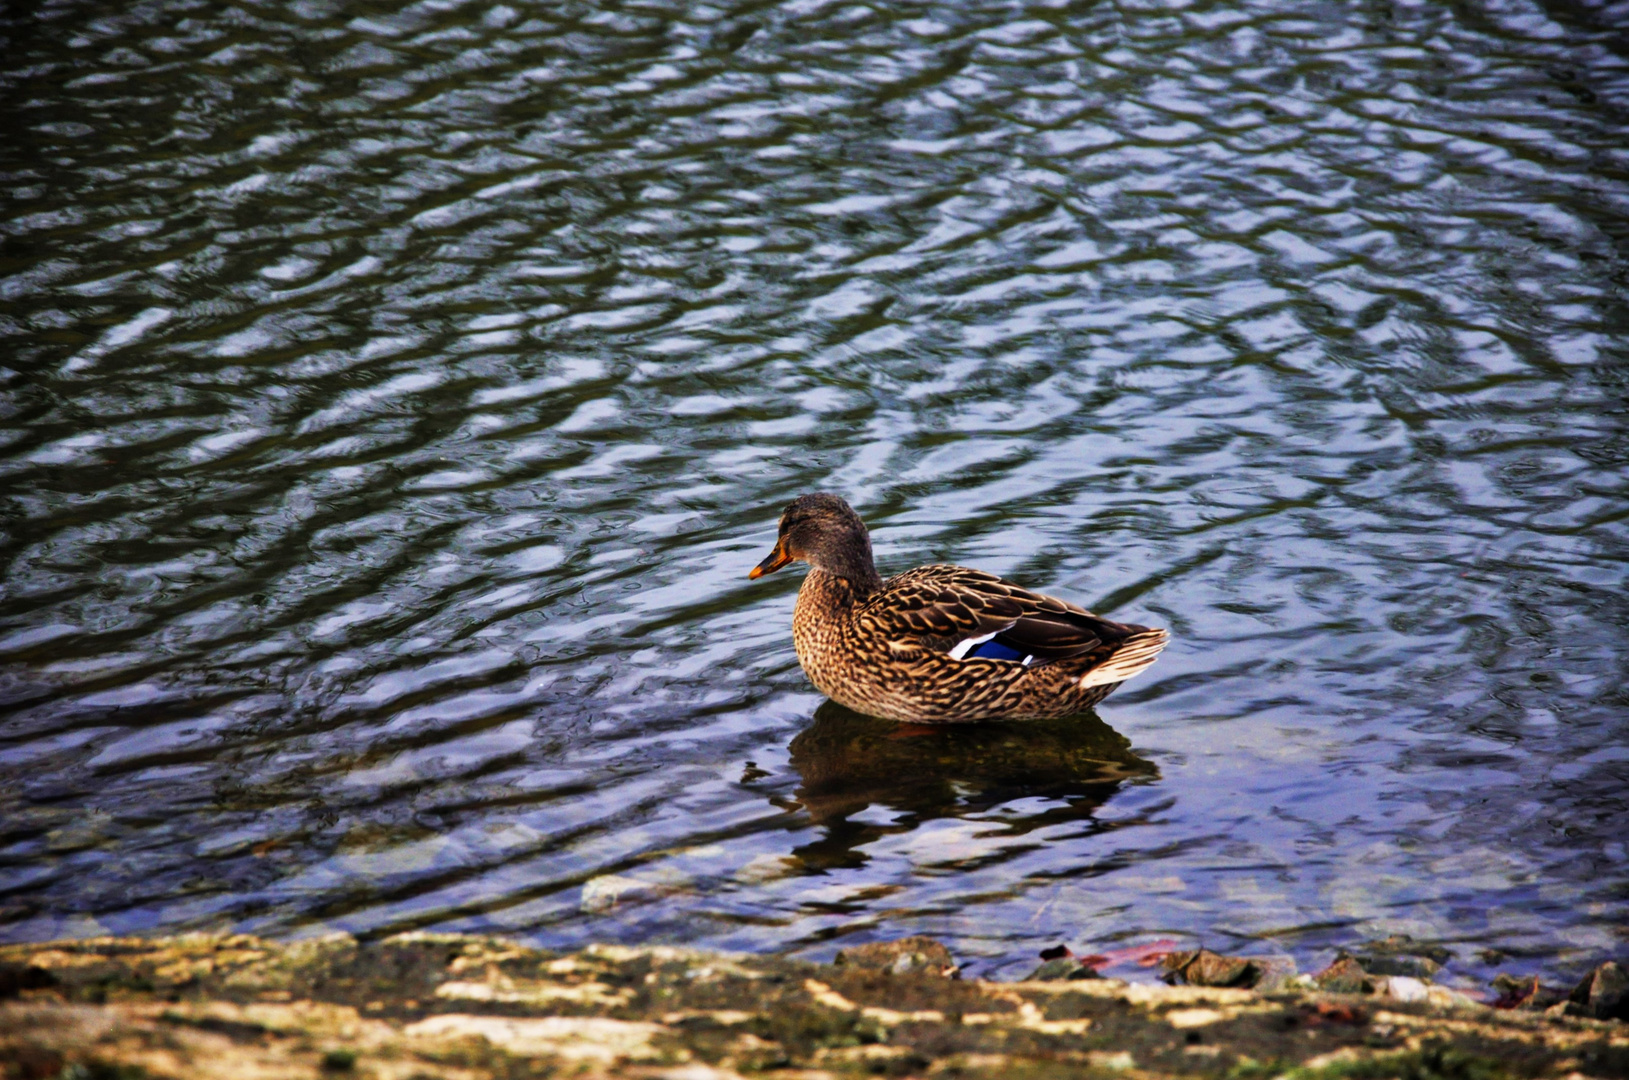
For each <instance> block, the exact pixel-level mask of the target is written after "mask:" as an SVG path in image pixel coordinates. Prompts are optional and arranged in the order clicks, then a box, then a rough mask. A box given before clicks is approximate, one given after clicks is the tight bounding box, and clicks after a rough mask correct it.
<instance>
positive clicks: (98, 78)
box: [0, 0, 1629, 975]
mask: <svg viewBox="0 0 1629 1080" xmlns="http://www.w3.org/2000/svg"><path fill="white" fill-rule="evenodd" d="M91 7H92V6H91V5H89V4H86V3H81V2H80V0H63V2H62V3H61V4H58V5H56V6H50V7H46V8H40V9H38V10H37V11H33V10H31V11H29V12H21V13H15V14H13V15H7V16H6V17H5V18H7V19H9V20H10V22H8V23H7V27H8V29H7V30H6V31H5V32H6V33H8V34H10V35H11V36H10V37H9V38H8V41H9V42H10V44H8V54H7V55H8V59H10V60H12V61H13V62H12V63H11V64H8V65H7V68H6V70H5V71H4V72H0V110H3V111H4V115H5V116H6V118H7V119H8V121H9V123H8V126H7V130H8V132H9V133H10V134H11V138H9V139H7V140H4V141H3V142H0V172H4V174H5V176H6V180H7V183H6V184H5V185H0V187H3V191H4V198H5V199H6V200H7V202H6V207H7V211H8V212H7V213H6V214H4V215H0V221H3V224H0V294H3V295H4V296H5V298H6V303H5V308H4V311H0V340H3V341H4V343H5V346H6V348H5V353H4V359H3V360H0V387H3V389H0V477H3V480H4V483H3V484H0V534H3V535H0V574H3V578H0V702H3V703H4V706H5V712H4V715H3V716H0V880H3V882H4V884H3V885H0V937H5V938H13V939H37V938H42V937H48V936H51V935H54V934H62V933H74V934H92V933H101V932H104V931H118V932H127V931H148V930H159V929H172V928H182V927H195V926H220V925H229V926H238V927H244V928H250V929H258V930H264V931H267V932H277V933H284V932H290V933H292V932H301V933H304V932H315V931H318V930H321V929H325V928H345V929H350V930H354V931H357V932H362V933H383V932H387V931H389V930H392V929H405V928H410V927H416V926H434V927H452V928H466V929H478V928H494V929H501V930H506V931H512V932H516V933H521V934H526V935H530V936H532V937H534V938H536V939H539V940H544V941H547V942H549V943H553V944H572V943H579V942H582V941H586V940H591V939H595V938H608V937H609V938H621V939H626V940H649V939H651V938H658V939H666V940H684V941H693V942H697V943H701V944H711V945H721V946H727V947H738V948H748V949H793V950H803V951H807V952H809V953H811V954H815V955H819V954H822V952H823V951H830V950H831V949H833V948H835V947H836V942H837V941H839V940H855V939H857V938H863V937H874V936H885V935H890V934H895V933H905V932H918V931H920V932H929V933H935V934H939V935H941V936H943V937H945V938H946V939H947V940H948V941H949V942H950V943H951V944H952V945H953V947H954V948H955V949H956V951H957V952H958V954H959V955H961V956H963V957H968V958H972V959H975V960H978V961H979V962H980V963H983V964H986V965H989V967H988V968H987V969H986V970H995V971H1001V972H1009V973H1010V972H1014V971H1017V970H1019V969H1021V968H1022V967H1023V965H1025V964H1027V963H1028V962H1030V961H1031V960H1032V959H1033V954H1034V952H1035V951H1036V950H1037V949H1038V948H1040V947H1042V946H1044V945H1050V944H1053V943H1055V942H1056V941H1058V940H1067V941H1070V942H1072V943H1075V944H1081V943H1085V942H1094V941H1106V940H1110V939H1119V938H1125V937H1128V936H1131V937H1134V936H1137V935H1141V934H1150V933H1160V934H1176V935H1188V936H1194V935H1203V936H1204V937H1205V940H1206V941H1207V943H1209V944H1212V945H1224V946H1229V947H1231V946H1233V945H1240V946H1241V947H1249V948H1260V949H1272V950H1277V949H1288V950H1292V951H1294V952H1296V953H1297V955H1298V956H1300V957H1301V958H1302V960H1303V962H1304V963H1312V962H1316V960H1317V959H1318V958H1320V957H1324V956H1327V955H1328V954H1329V951H1330V950H1332V949H1333V948H1334V947H1337V946H1339V945H1342V944H1350V943H1351V942H1353V941H1355V940H1359V939H1361V938H1363V937H1369V936H1376V935H1380V934H1384V933H1389V932H1393V931H1404V932H1411V933H1414V934H1415V935H1416V936H1419V937H1443V938H1448V939H1451V943H1452V945H1453V947H1454V948H1455V949H1456V950H1457V951H1458V953H1459V957H1460V959H1459V960H1458V961H1456V967H1455V968H1454V969H1453V970H1460V971H1463V972H1469V973H1472V974H1479V975H1482V974H1488V973H1490V969H1487V968H1484V967H1481V966H1478V962H1477V961H1475V960H1474V958H1473V957H1472V955H1471V954H1472V953H1473V952H1474V950H1475V949H1478V948H1481V947H1484V946H1497V947H1500V948H1503V949H1507V950H1511V951H1513V953H1514V954H1515V955H1514V956H1513V957H1512V958H1511V959H1510V960H1508V961H1506V964H1507V966H1509V967H1511V968H1512V969H1513V970H1534V969H1537V968H1538V967H1540V966H1548V967H1549V968H1551V969H1552V970H1558V971H1562V970H1570V969H1576V968H1580V967H1582V966H1584V965H1585V964H1587V963H1589V962H1590V961H1592V960H1594V959H1599V958H1601V957H1603V956H1606V955H1609V954H1621V953H1622V951H1623V948H1622V946H1623V941H1624V939H1623V927H1624V926H1625V925H1629V919H1625V917H1624V913H1625V912H1624V905H1625V898H1626V896H1629V892H1626V881H1625V877H1624V874H1625V870H1624V868H1625V867H1626V866H1629V852H1626V851H1625V848H1624V841H1623V839H1622V838H1623V836H1624V835H1625V834H1626V833H1629V829H1626V828H1625V815H1626V811H1629V807H1626V805H1625V799H1624V792H1625V791H1629V772H1626V770H1629V751H1625V750H1624V745H1625V739H1624V722H1625V721H1624V718H1625V716H1626V715H1629V712H1626V711H1625V708H1624V706H1625V703H1626V699H1625V693H1624V681H1623V675H1624V671H1625V670H1626V666H1625V663H1624V658H1625V656H1626V655H1629V637H1626V629H1625V628H1626V627H1629V609H1626V603H1625V600H1624V597H1625V595H1626V589H1625V587H1624V586H1625V581H1624V567H1625V566H1629V559H1626V558H1625V555H1626V553H1629V546H1626V543H1625V539H1626V538H1625V532H1624V521H1625V516H1624V513H1623V506H1624V496H1625V474H1624V471H1623V468H1622V463H1623V462H1624V461H1625V460H1629V445H1626V440H1625V428H1624V424H1623V417H1624V415H1625V412H1624V408H1623V405H1624V401H1625V397H1626V392H1629V384H1626V382H1625V379H1624V377H1623V372H1624V370H1625V363H1624V361H1625V352H1624V348H1623V343H1624V342H1625V341H1626V340H1629V322H1626V314H1625V313H1626V311H1629V308H1626V306H1625V302H1624V301H1625V296H1624V288H1623V279H1622V274H1621V266H1622V261H1623V244H1622V239H1623V237H1622V224H1621V223H1622V220H1623V213H1622V207H1623V205H1625V200H1626V199H1629V184H1626V179H1625V171H1624V167H1625V160H1624V155H1623V149H1622V147H1623V143H1624V140H1623V123H1622V109H1623V105H1624V103H1625V102H1629V78H1626V75H1629V67H1626V64H1625V61H1624V59H1623V58H1622V57H1621V56H1620V55H1618V53H1616V52H1613V51H1612V48H1611V47H1610V40H1611V39H1610V38H1609V36H1608V33H1607V32H1608V31H1609V30H1610V29H1611V28H1610V27H1605V26H1597V25H1592V23H1591V19H1593V18H1595V17H1596V16H1595V15H1593V14H1592V11H1593V10H1594V9H1592V8H1590V7H1588V6H1587V5H1586V6H1570V7H1567V8H1565V9H1563V8H1561V7H1558V6H1555V5H1542V4H1533V3H1527V2H1520V0H1485V2H1479V3H1475V4H1472V5H1470V6H1468V7H1467V6H1464V5H1461V6H1459V7H1454V6H1448V5H1413V6H1411V5H1407V4H1393V5H1389V6H1387V7H1385V8H1374V9H1372V10H1371V9H1369V8H1355V7H1353V8H1347V7H1340V6H1324V7H1318V8H1307V7H1306V6H1304V5H1292V4H1282V3H1277V2H1268V0H1261V2H1255V3H1244V4H1225V5H1206V4H1204V3H1196V4H1190V5H1187V6H1182V7H1171V6H1160V7H1159V10H1157V11H1156V10H1137V9H1134V8H1132V7H1127V6H1126V5H1123V4H1122V5H1108V6H1104V5H1099V6H1087V7H1075V8H1059V9H1052V8H1025V9H1015V8H1013V7H1012V6H1011V5H1010V4H1006V3H1002V4H999V5H983V4H980V3H967V4H957V5H934V4H921V5H915V6H906V7H899V6H892V7H886V8H860V7H855V6H852V5H850V6H841V5H828V6H820V5H806V4H787V5H781V6H772V7H764V6H762V5H754V4H749V5H744V6H743V5H734V4H729V3H726V4H722V5H713V6H711V7H709V8H708V9H706V10H703V9H700V8H694V7H692V6H682V5H681V6H675V7H674V8H672V9H671V10H668V9H665V8H663V7H662V5H661V4H660V3H659V2H657V3H653V4H646V5H643V6H641V7H640V8H638V9H637V10H634V9H616V10H612V9H610V8H605V7H601V6H594V5H573V4H569V3H567V4H538V5H531V4H527V3H523V2H511V3H508V4H505V5H497V6H490V7H484V6H480V5H463V6H457V5H454V6H448V5H420V4H401V5H395V6H392V5H388V4H387V5H384V6H382V7H378V8H377V10H375V11H373V12H372V13H370V15H369V17H367V18H365V19H350V18H348V17H341V16H337V15H336V16H332V17H330V16H329V15H326V14H324V13H323V12H322V11H321V10H319V9H316V8H309V9H307V8H302V9H300V12H295V11H294V9H284V8H278V7H275V6H273V7H268V8H253V7H242V6H239V7H232V8H222V9H218V10H216V9H211V10H202V9H196V10H195V9H190V8H189V9H188V10H187V11H186V12H185V13H182V12H180V11H179V10H178V9H175V8H173V7H171V6H170V5H167V4H165V3H159V4H156V5H149V6H145V7H133V8H129V9H128V10H123V9H121V10H117V11H113V10H102V9H101V8H97V9H96V10H95V11H92V10H91ZM183 14H184V16H185V17H182V15H183ZM815 488H825V489H830V490H835V491H838V492H840V493H842V494H844V495H846V496H847V497H848V498H850V500H851V501H853V502H854V503H855V505H856V506H857V507H858V508H859V509H860V510H861V512H862V513H863V514H864V515H865V516H866V518H867V520H868V521H869V522H870V523H871V525H872V526H873V528H874V530H875V534H876V542H877V550H878V553H879V557H880V559H881V561H882V563H883V566H884V569H885V570H890V571H897V570H901V569H904V568H906V567H909V566H912V565H916V564H919V563H922V562H928V561H937V560H947V561H959V562H964V563H967V564H970V565H975V566H980V567H984V568H988V569H990V570H994V571H997V572H1000V573H1004V574H1007V575H1010V576H1012V577H1015V578H1017V579H1018V580H1020V581H1022V582H1024V583H1026V584H1029V585H1033V586H1035V587H1037V588H1042V589H1045V590H1047V591H1050V592H1055V593H1057V594H1058V595H1061V596H1066V597H1069V598H1071V599H1076V600H1079V601H1081V602H1083V603H1086V604H1088V605H1090V606H1093V607H1094V608H1097V609H1099V610H1103V611H1104V612H1105V613H1108V614H1114V615H1118V616H1121V617H1125V618H1130V619H1135V620H1136V621H1140V622H1150V623H1157V624H1162V625H1166V626H1168V627H1170V628H1171V629H1172V631H1173V633H1174V637H1175V642H1174V644H1173V646H1172V647H1171V648H1170V649H1169V650H1167V652H1166V653H1165V655H1164V656H1162V658H1161V660H1160V662H1159V663H1158V664H1157V665H1156V666H1155V668H1154V669H1152V670H1151V671H1150V672H1149V673H1147V674H1146V675H1145V676H1142V677H1140V678H1139V679H1138V680H1137V681H1136V682H1134V683H1132V684H1131V685H1129V686H1127V687H1126V688H1125V689H1124V690H1122V691H1121V692H1120V693H1118V694H1116V696H1114V697H1113V698H1111V699H1109V701H1108V702H1107V703H1106V704H1105V705H1104V706H1103V709H1102V720H1103V721H1106V722H1107V723H1109V724H1112V725H1113V728H1114V730H1115V731H1118V732H1119V733H1120V734H1121V735H1123V736H1124V737H1125V739H1126V740H1128V742H1126V743H1120V742H1117V741H1116V740H1115V739H1113V738H1111V737H1110V736H1109V735H1108V734H1105V731H1106V729H1102V728H1100V727H1098V726H1097V723H1098V722H1097V721H1092V720H1083V721H1078V722H1076V726H1074V727H1065V728H1051V727H1044V726H1036V727H1026V728H1022V729H1014V730H1013V731H1010V732H1009V731H1005V730H1002V731H989V732H983V731H978V732H962V733H935V734H931V735H925V736H924V735H910V734H906V735H904V736H903V737H897V738H896V737H895V736H896V734H897V733H894V732H891V731H890V732H883V731H881V730H880V729H873V728H872V727H869V726H868V723H867V722H862V721H855V720H852V719H849V720H844V719H842V717H841V715H838V716H837V717H835V718H834V716H833V715H832V714H831V713H830V712H829V711H820V709H819V706H820V699H819V698H818V697H816V696H814V695H812V694H810V693H809V692H808V688H807V685H806V683H805V682H804V680H803V678H802V676H801V674H800V673H799V672H798V671H797V669H796V665H795V661H794V659H793V657H792V654H791V648H790V642H789V640H788V632H787V623H788V621H789V610H790V604H791V590H792V589H794V588H795V581H794V580H790V579H788V580H782V581H765V582H757V583H749V582H747V581H746V580H745V579H744V576H743V575H744V573H745V571H746V570H747V569H748V568H749V567H750V566H751V565H752V564H753V563H754V562H755V561H756V560H757V559H758V558H759V557H761V555H762V552H763V551H764V550H765V549H766V548H767V543H768V540H769V538H770V537H771V535H772V530H773V526H774V520H775V516H776V513H777V512H778V510H779V508H780V507H781V506H782V505H784V504H785V502H786V501H787V500H788V499H789V498H790V497H791V496H793V495H795V494H797V493H799V492H802V491H805V490H810V489H815ZM1076 738H1078V739H1079V740H1080V741H1079V742H1078V743H1075V742H1072V741H1071V740H1073V739H1076ZM1116 748H1117V749H1116ZM749 762H751V763H752V765H751V766H750V767H749V766H748V763H749ZM1115 770H1120V771H1118V772H1117V771H1115Z"/></svg>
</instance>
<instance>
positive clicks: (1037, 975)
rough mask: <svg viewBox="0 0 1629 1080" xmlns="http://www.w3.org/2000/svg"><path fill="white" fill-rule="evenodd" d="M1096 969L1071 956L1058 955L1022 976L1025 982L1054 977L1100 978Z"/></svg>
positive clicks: (1045, 980)
mask: <svg viewBox="0 0 1629 1080" xmlns="http://www.w3.org/2000/svg"><path fill="white" fill-rule="evenodd" d="M1102 977H1103V976H1101V975H1099V974H1098V973H1097V969H1096V968H1094V967H1092V966H1091V965H1089V964H1083V963H1081V962H1080V961H1079V960H1078V959H1076V958H1075V957H1073V956H1059V957H1054V958H1053V959H1051V960H1048V961H1046V962H1045V963H1043V964H1042V965H1041V966H1040V967H1038V968H1036V969H1035V970H1034V971H1032V972H1030V973H1029V974H1028V975H1025V976H1024V981H1025V982H1048V981H1051V980H1054V979H1066V980H1067V979H1101V978H1102Z"/></svg>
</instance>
